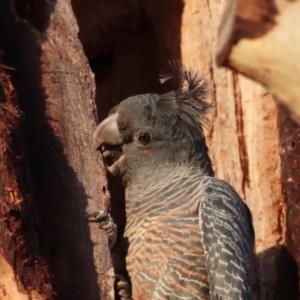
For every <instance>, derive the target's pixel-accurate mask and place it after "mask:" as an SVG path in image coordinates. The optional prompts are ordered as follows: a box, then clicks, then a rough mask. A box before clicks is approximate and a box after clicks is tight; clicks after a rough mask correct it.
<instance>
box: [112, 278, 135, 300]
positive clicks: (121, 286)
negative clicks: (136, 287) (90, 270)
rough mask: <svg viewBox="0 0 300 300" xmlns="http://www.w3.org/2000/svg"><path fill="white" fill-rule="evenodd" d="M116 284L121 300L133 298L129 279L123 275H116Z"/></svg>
mask: <svg viewBox="0 0 300 300" xmlns="http://www.w3.org/2000/svg"><path fill="white" fill-rule="evenodd" d="M115 278H116V286H117V290H118V293H119V296H120V298H121V300H132V296H131V291H130V285H129V282H128V280H126V278H125V277H124V276H122V275H117V274H116V275H115Z"/></svg>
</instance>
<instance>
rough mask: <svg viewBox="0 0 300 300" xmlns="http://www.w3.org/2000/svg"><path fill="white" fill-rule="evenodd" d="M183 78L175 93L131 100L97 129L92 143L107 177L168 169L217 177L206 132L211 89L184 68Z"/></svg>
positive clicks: (148, 95) (113, 112) (113, 111)
mask: <svg viewBox="0 0 300 300" xmlns="http://www.w3.org/2000/svg"><path fill="white" fill-rule="evenodd" d="M179 74H180V76H181V77H180V79H181V80H180V82H181V84H180V86H179V88H178V89H177V90H176V91H172V92H169V93H166V94H142V95H136V96H133V97H130V98H128V99H126V100H124V101H122V102H121V103H120V104H119V105H118V106H116V107H115V108H113V109H112V111H111V113H110V115H109V116H108V117H107V118H106V119H105V120H103V121H102V122H101V123H100V124H99V125H98V127H97V129H96V130H95V132H94V135H93V143H94V147H95V148H97V149H98V148H100V150H101V152H102V153H103V157H104V162H105V164H106V167H107V169H108V171H110V172H111V173H113V174H114V175H117V174H121V175H126V173H128V172H130V170H137V169H138V170H140V169H142V168H156V167H157V166H158V165H159V166H161V165H163V164H164V163H175V164H176V163H191V164H195V165H199V168H201V166H202V167H204V168H206V169H207V170H204V173H206V174H208V175H212V169H211V164H210V159H209V157H208V154H207V147H206V144H205V137H204V134H203V128H202V127H203V124H205V123H206V122H207V118H206V113H207V112H208V110H209V109H210V108H211V104H209V103H207V102H206V101H205V96H206V94H207V85H206V83H204V82H203V80H202V79H201V77H199V76H198V74H197V73H196V72H193V71H186V70H184V69H183V68H182V67H181V68H180V70H179ZM127 175H128V174H127Z"/></svg>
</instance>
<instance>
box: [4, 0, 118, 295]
mask: <svg viewBox="0 0 300 300" xmlns="http://www.w3.org/2000/svg"><path fill="white" fill-rule="evenodd" d="M0 28H1V37H0V49H1V56H2V57H1V58H2V64H3V65H5V66H9V67H10V68H13V69H3V68H2V69H1V71H2V73H1V74H2V75H1V86H2V90H3V92H2V94H1V97H2V99H1V154H0V155H1V168H2V170H1V171H2V172H1V191H0V192H1V223H0V228H1V243H0V244H1V251H0V253H1V255H0V263H1V272H0V276H1V277H0V291H1V293H2V294H1V299H14V300H17V299H93V300H94V299H100V296H101V298H102V299H113V298H114V297H113V285H112V284H113V278H112V276H113V271H112V268H111V261H110V255H109V252H108V247H107V235H106V233H104V232H102V231H100V230H99V229H98V228H97V225H96V224H89V223H87V221H86V214H87V212H89V213H90V212H93V211H95V210H98V209H99V208H102V209H108V194H107V188H106V179H105V173H104V169H103V165H102V163H101V159H100V156H99V154H97V153H96V152H95V151H94V149H92V146H91V135H92V132H93V130H94V128H95V126H96V108H95V105H94V102H93V101H94V91H95V89H94V78H93V75H92V73H91V72H90V69H89V66H88V62H87V60H86V58H85V56H84V54H83V50H82V46H81V44H80V42H79V40H78V38H77V32H78V27H77V24H76V19H75V17H74V15H73V11H72V7H71V3H70V2H69V1H61V0H59V1H54V0H53V1H40V2H36V1H10V0H3V1H1V2H0ZM5 73H9V74H10V75H11V77H10V78H9V77H7V75H5ZM3 78H4V79H3ZM12 91H15V92H14V94H12V93H13V92H12ZM107 276H111V279H110V280H108V279H107Z"/></svg>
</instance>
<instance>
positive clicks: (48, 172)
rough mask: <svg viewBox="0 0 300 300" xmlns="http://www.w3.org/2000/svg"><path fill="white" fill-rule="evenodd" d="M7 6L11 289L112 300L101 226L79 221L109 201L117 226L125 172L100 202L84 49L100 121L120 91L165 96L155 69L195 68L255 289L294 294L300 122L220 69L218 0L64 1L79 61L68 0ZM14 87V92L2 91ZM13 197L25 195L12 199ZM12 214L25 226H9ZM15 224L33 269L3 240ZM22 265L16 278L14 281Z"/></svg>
mask: <svg viewBox="0 0 300 300" xmlns="http://www.w3.org/2000/svg"><path fill="white" fill-rule="evenodd" d="M14 3H15V4H14V6H13V4H12V2H11V1H9V0H3V1H2V4H0V8H1V10H0V22H1V23H0V24H1V27H2V28H3V31H4V32H5V34H4V36H1V37H0V48H1V49H2V52H3V62H2V63H3V64H5V65H6V66H9V67H12V68H14V70H9V69H3V68H2V72H4V73H7V74H11V82H12V83H11V84H7V83H5V84H1V85H2V86H5V87H6V89H4V96H5V97H6V98H3V99H6V100H5V101H4V100H3V101H4V102H3V103H8V104H6V105H9V112H10V114H6V117H4V115H3V114H1V115H0V121H1V122H2V123H0V125H1V126H3V128H5V131H3V132H6V133H5V135H3V134H2V133H1V139H2V140H3V141H5V142H6V143H4V142H3V143H1V146H2V145H4V146H3V147H4V148H3V150H2V151H1V153H0V155H3V157H0V158H1V160H2V161H3V162H4V163H3V164H2V165H3V166H4V170H5V172H3V174H6V175H5V176H6V177H3V179H2V182H3V186H4V188H5V189H3V191H6V192H5V193H6V194H5V193H4V192H3V195H4V196H5V198H4V201H3V203H4V205H3V207H4V208H3V210H1V213H2V216H4V217H5V219H3V220H4V221H1V222H3V223H0V224H1V234H2V233H3V234H2V235H1V241H2V244H3V245H4V246H3V249H4V250H5V251H4V252H3V253H5V255H4V256H3V257H2V260H1V256H0V263H1V265H2V264H3V265H4V266H5V268H4V267H3V270H5V272H8V273H9V272H10V273H9V274H10V277H9V278H11V281H12V282H14V283H13V284H10V283H9V282H8V281H5V279H4V278H7V277H4V276H2V277H0V283H1V285H0V286H5V289H6V290H7V291H9V292H10V295H14V294H13V293H19V294H18V295H19V298H16V297H13V296H10V298H7V299H23V298H21V297H25V298H24V299H29V297H28V296H27V295H30V296H31V297H32V298H33V294H34V293H37V294H39V295H40V296H41V299H52V298H58V299H99V298H100V297H101V299H113V298H114V295H113V271H112V269H111V260H110V256H109V252H108V247H107V236H106V233H105V232H103V231H102V230H100V229H98V228H97V225H95V224H88V223H86V221H85V214H86V212H92V211H95V210H97V209H99V208H102V209H108V208H109V203H111V206H112V207H111V209H112V215H113V217H114V218H115V221H116V223H117V224H118V227H119V231H122V226H124V196H123V193H122V187H121V184H120V182H117V181H116V180H115V179H113V178H109V182H108V188H109V190H110V193H111V201H108V200H109V198H108V197H109V196H108V192H107V189H106V187H107V185H106V179H105V173H104V171H103V166H102V162H101V160H100V159H99V155H98V154H97V153H95V151H94V150H93V149H92V148H91V135H92V132H93V130H94V128H95V126H96V117H95V115H96V109H95V107H94V105H93V97H94V82H93V78H92V75H91V73H90V71H89V68H88V65H87V60H86V57H87V59H88V62H89V64H90V67H91V69H92V70H93V72H94V74H95V82H96V104H97V113H98V116H99V118H100V120H101V119H103V118H104V117H105V116H106V115H107V113H108V111H109V110H110V109H111V108H112V107H113V106H114V105H116V104H118V103H119V102H120V101H121V100H123V99H124V98H126V97H128V96H131V95H134V94H138V93H146V92H164V91H165V90H164V87H162V86H161V85H160V83H159V76H158V75H159V72H160V70H161V69H165V68H166V67H167V66H168V61H169V60H172V59H178V58H181V59H182V60H183V63H184V64H185V65H186V66H188V67H193V68H195V69H197V70H200V72H201V73H202V74H203V77H204V78H205V79H206V80H208V81H209V82H210V90H211V93H210V101H212V102H213V103H214V105H215V110H214V113H213V114H212V115H211V120H212V121H211V126H210V127H209V128H208V129H207V140H208V143H209V148H210V155H211V158H212V160H213V164H214V169H215V172H216V176H217V177H218V178H222V179H225V180H226V181H228V182H229V183H230V184H232V185H233V186H234V187H235V188H236V190H237V191H238V192H239V194H240V195H241V196H242V197H243V199H244V200H245V202H246V203H247V204H248V205H249V207H250V209H251V211H252V214H253V221H254V226H255V231H256V280H255V286H254V288H255V291H254V294H255V297H254V298H255V299H260V300H261V299H262V300H264V299H268V300H269V299H298V298H299V276H298V266H297V263H298V265H299V263H300V260H299V256H300V247H299V245H300V244H299V242H298V241H297V240H298V239H297V230H298V231H299V224H300V222H299V220H298V219H299V217H298V216H299V215H300V214H299V213H298V208H297V207H298V202H299V200H298V196H297V195H299V192H300V178H299V176H298V175H297V174H299V168H300V161H299V159H298V155H297V153H299V151H300V148H299V147H300V129H299V127H298V125H296V124H295V123H294V122H293V121H291V120H290V118H289V117H288V116H287V114H286V112H285V111H284V110H283V109H282V108H278V107H277V105H276V103H275V101H274V100H273V98H272V97H271V95H270V94H269V93H268V92H267V91H265V89H264V88H263V87H261V86H260V85H259V84H257V83H254V82H252V81H251V80H249V79H247V78H245V77H243V76H242V75H239V74H237V73H236V72H233V71H230V70H227V69H224V68H218V67H217V64H216V61H215V57H216V55H217V53H218V50H217V43H218V38H217V29H218V25H219V23H220V19H221V15H222V11H223V6H224V1H216V0H210V1H199V0H185V1H183V0H163V1H159V2H153V1H148V0H142V1H138V0H123V1H120V2H118V4H116V3H115V2H111V1H103V0H102V1H99V0H86V1H80V0H72V6H73V10H74V14H75V16H76V18H77V22H78V26H79V38H80V41H81V42H82V46H83V49H84V52H85V55H86V57H85V56H84V54H83V52H82V48H81V45H80V43H79V41H78V40H77V37H76V33H77V25H76V22H75V19H74V17H73V15H72V11H71V7H70V4H69V2H68V1H62V0H57V1H54V0H53V2H52V5H50V6H49V4H46V3H49V1H44V2H43V3H44V4H39V5H40V6H37V5H36V4H35V1H33V0H31V1H30V0H27V1H26V2H23V1H21V0H20V1H16V0H15V2H14ZM25 3H26V5H25ZM13 7H14V9H13ZM37 16H38V17H37ZM24 19H25V20H26V21H24ZM1 78H2V77H1ZM4 78H6V79H5V80H9V78H8V77H7V75H5V77H4ZM5 82H6V81H5ZM8 82H9V81H8ZM10 87H12V88H14V89H15V91H16V94H17V96H13V97H12V96H8V95H10V93H11V92H8V91H10ZM12 95H14V94H12ZM1 101H2V100H1ZM5 107H6V106H5ZM5 109H6V108H5ZM0 113H1V112H0ZM5 118H8V119H5ZM3 124H4V125H3ZM1 129H2V128H1ZM5 145H7V146H5ZM5 149H8V151H9V152H7V151H6V150H5ZM7 153H9V155H8V154H7ZM19 157H20V158H21V162H19ZM16 161H18V165H17V166H16ZM21 174H22V175H21ZM5 178H8V179H7V180H6V179H5ZM14 178H16V183H14V181H13V179H14ZM5 180H6V181H5ZM1 191H2V190H0V192H1ZM10 191H13V192H10ZM9 193H13V195H20V196H18V197H15V198H16V200H11V199H13V198H12V196H10V195H11V194H9ZM20 199H21V200H20ZM99 199H100V201H99ZM9 201H10V202H9ZM7 203H8V204H7ZM10 203H12V204H10ZM19 203H21V204H19ZM10 205H11V206H10ZM18 205H19V206H20V207H19V206H18ZM11 207H12V208H11ZM13 213H14V214H13ZM19 215H21V216H22V218H21V217H19V219H18V218H17V217H16V216H19ZM12 216H13V218H14V219H12V220H13V221H14V222H16V221H15V220H17V221H19V223H17V224H21V225H22V224H23V223H22V222H24V224H26V226H24V225H22V228H26V230H25V229H22V230H23V231H21V230H19V231H18V230H16V229H15V231H12V232H13V233H10V234H9V235H8V236H7V235H5V231H8V232H11V231H9V230H12V229H10V228H11V227H12V225H10V224H11V223H10V222H13V221H9V222H8V221H5V220H11V218H12ZM16 218H17V219H16ZM12 224H14V223H12ZM21 225H20V226H21ZM14 228H19V227H17V226H15V227H14ZM13 234H15V235H16V236H17V237H21V238H23V240H22V245H24V249H25V250H26V251H25V250H24V252H22V255H23V256H22V258H23V257H24V260H25V259H26V261H29V262H31V268H30V272H29V271H28V270H27V269H26V265H25V267H24V264H21V263H20V264H19V265H20V266H21V267H20V269H17V268H16V267H15V266H16V262H15V261H14V260H16V259H18V256H17V255H15V254H14V256H12V254H11V253H15V252H16V251H17V250H16V249H15V248H11V247H9V245H11V240H13V241H14V243H15V245H18V246H19V245H20V244H21V243H20V242H18V241H16V239H14V238H12V237H13V236H14V235H13ZM6 249H7V250H6ZM12 249H13V250H12ZM22 249H23V248H22ZM12 251H15V252H12ZM23 253H25V254H23ZM29 258H31V260H29ZM24 260H20V261H21V262H23V261H24ZM32 266H33V267H32ZM1 270H2V268H1ZM19 270H21V271H22V272H23V273H22V274H24V275H22V276H23V277H20V276H16V277H14V276H15V275H16V274H19V273H18V272H20V271H19ZM0 276H1V273H0ZM15 278H16V279H15ZM20 278H21V279H20ZM56 293H57V296H55V294H56ZM0 295H1V294H0ZM26 297H27V298H26ZM4 299H6V298H4Z"/></svg>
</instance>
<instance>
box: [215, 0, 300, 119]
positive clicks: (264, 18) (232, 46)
mask: <svg viewBox="0 0 300 300" xmlns="http://www.w3.org/2000/svg"><path fill="white" fill-rule="evenodd" d="M299 15H300V1H286V0H275V1H270V0H255V1H253V0H251V1H246V0H235V1H228V2H227V6H226V7H225V10H224V13H223V17H222V21H221V24H220V27H219V41H218V49H217V54H216V58H217V63H218V65H223V66H229V67H230V68H232V69H234V70H236V71H238V72H240V73H242V74H244V75H246V76H248V77H250V78H252V79H254V80H256V81H258V82H260V83H262V84H263V85H264V86H266V87H267V88H268V89H269V90H270V92H271V93H272V94H273V95H274V96H275V97H276V100H277V101H279V102H280V103H282V104H284V105H285V106H287V108H288V109H289V110H290V113H291V115H292V117H293V118H294V119H295V120H296V121H298V123H299V122H300V97H299V95H300V85H299V82H300V72H299V69H300V66H299V53H300V42H299V41H300V27H299V26H298V23H299Z"/></svg>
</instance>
